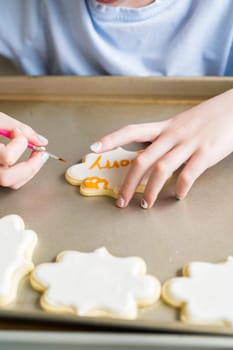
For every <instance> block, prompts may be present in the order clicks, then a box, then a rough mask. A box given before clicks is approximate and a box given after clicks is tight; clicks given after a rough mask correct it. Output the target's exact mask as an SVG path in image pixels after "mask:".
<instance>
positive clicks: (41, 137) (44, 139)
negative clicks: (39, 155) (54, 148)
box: [37, 135, 48, 143]
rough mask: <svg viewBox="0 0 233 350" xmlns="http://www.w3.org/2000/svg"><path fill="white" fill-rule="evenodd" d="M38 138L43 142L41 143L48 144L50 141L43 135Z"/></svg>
mask: <svg viewBox="0 0 233 350" xmlns="http://www.w3.org/2000/svg"><path fill="white" fill-rule="evenodd" d="M37 138H38V140H39V141H40V142H41V143H47V142H48V140H47V139H46V137H44V136H42V135H37Z"/></svg>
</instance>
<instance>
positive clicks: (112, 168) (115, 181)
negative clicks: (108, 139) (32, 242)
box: [66, 147, 148, 198]
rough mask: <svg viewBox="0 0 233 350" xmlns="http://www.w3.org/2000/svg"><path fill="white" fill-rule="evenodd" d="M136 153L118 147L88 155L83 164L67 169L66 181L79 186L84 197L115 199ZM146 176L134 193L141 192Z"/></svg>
mask: <svg viewBox="0 0 233 350" xmlns="http://www.w3.org/2000/svg"><path fill="white" fill-rule="evenodd" d="M137 155H138V152H131V151H126V150H124V149H123V148H121V147H119V148H117V149H115V150H113V151H109V152H105V153H98V154H96V153H89V154H87V155H86V157H85V159H84V160H83V163H81V164H75V165H73V166H71V167H70V168H68V169H67V171H66V180H67V181H68V182H69V183H70V184H72V185H77V186H80V192H81V193H82V194H83V195H85V196H96V195H107V196H111V197H114V198H117V196H118V192H119V188H120V186H121V184H122V182H123V179H124V178H125V176H126V174H127V172H128V171H129V167H130V164H131V162H132V161H133V160H134V159H135V158H136V156H137ZM147 178H148V176H147V175H146V176H145V177H144V178H143V179H142V181H141V183H140V185H139V186H138V188H137V191H136V192H143V191H144V188H145V185H146V183H147Z"/></svg>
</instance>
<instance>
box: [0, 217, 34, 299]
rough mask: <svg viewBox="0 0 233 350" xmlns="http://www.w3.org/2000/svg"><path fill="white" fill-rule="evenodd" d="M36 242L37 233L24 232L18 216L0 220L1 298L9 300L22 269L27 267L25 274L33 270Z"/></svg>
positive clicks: (21, 221)
mask: <svg viewBox="0 0 233 350" xmlns="http://www.w3.org/2000/svg"><path fill="white" fill-rule="evenodd" d="M36 241H37V236H36V234H35V232H34V231H31V230H24V222H23V220H22V219H21V217H19V216H18V215H8V216H5V217H3V218H1V219H0V298H3V299H4V298H5V297H6V298H7V296H8V294H9V293H10V292H11V289H12V287H13V283H14V278H15V276H16V274H17V271H18V270H19V269H20V268H23V267H25V273H24V274H26V273H27V272H29V271H30V270H31V269H32V268H33V264H32V260H31V258H32V256H31V255H32V250H33V248H34V245H35V243H36ZM29 248H31V251H30V250H29ZM26 270H27V271H26Z"/></svg>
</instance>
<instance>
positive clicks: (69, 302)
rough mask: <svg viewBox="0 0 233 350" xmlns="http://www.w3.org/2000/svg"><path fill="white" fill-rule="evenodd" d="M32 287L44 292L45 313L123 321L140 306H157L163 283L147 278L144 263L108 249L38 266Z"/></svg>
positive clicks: (67, 254)
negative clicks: (113, 254) (104, 317)
mask: <svg viewBox="0 0 233 350" xmlns="http://www.w3.org/2000/svg"><path fill="white" fill-rule="evenodd" d="M31 284H32V286H33V288H35V289H36V290H38V291H40V292H42V293H43V295H42V297H41V307H42V308H43V309H44V310H46V311H49V312H57V313H73V314H76V315H79V316H109V317H116V318H123V319H135V318H136V317H137V312H138V307H144V306H147V305H150V304H153V303H155V302H156V301H157V300H158V299H159V297H160V290H161V287H160V282H159V281H158V280H157V279H156V278H155V277H152V276H150V275H146V264H145V262H144V260H142V259H141V258H139V257H126V258H121V257H115V256H112V255H110V254H109V252H108V251H107V249H106V248H100V249H97V250H95V251H94V252H91V253H82V252H78V251H64V252H62V253H60V254H59V255H58V257H57V259H56V262H55V263H45V264H41V265H39V266H37V267H36V268H35V270H34V271H33V273H32V275H31Z"/></svg>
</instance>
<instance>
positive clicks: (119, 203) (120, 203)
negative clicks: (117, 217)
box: [116, 196, 125, 208]
mask: <svg viewBox="0 0 233 350" xmlns="http://www.w3.org/2000/svg"><path fill="white" fill-rule="evenodd" d="M116 205H117V206H118V207H119V208H124V205H125V200H124V198H123V197H122V196H119V197H118V199H117V201H116Z"/></svg>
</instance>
